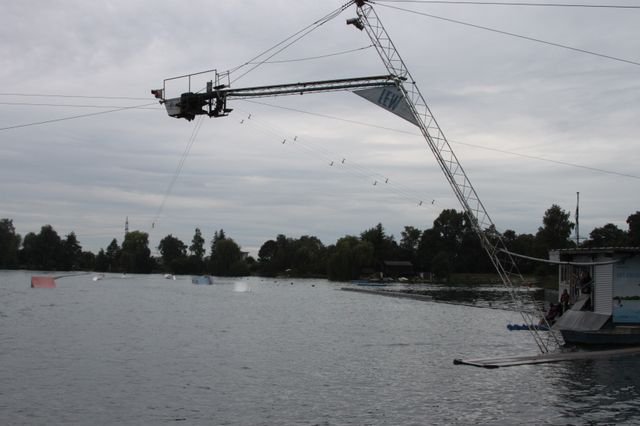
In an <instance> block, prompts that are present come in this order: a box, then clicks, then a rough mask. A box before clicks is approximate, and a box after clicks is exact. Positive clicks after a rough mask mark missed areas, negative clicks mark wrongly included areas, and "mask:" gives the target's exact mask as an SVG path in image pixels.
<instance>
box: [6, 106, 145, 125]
mask: <svg viewBox="0 0 640 426" xmlns="http://www.w3.org/2000/svg"><path fill="white" fill-rule="evenodd" d="M155 104H156V103H155V102H154V103H152V104H145V105H136V106H130V107H123V108H117V109H111V110H108V111H100V112H92V113H89V114H81V115H74V116H71V117H63V118H54V119H53V120H45V121H36V122H33V123H25V124H16V125H14V126H7V127H0V131H4V130H11V129H19V128H21V127H30V126H40V125H42V124H51V123H57V122H60V121H67V120H75V119H77V118H86V117H93V116H96V115H103V114H110V113H112V112H119V111H126V110H130V109H137V108H143V107H148V106H150V105H155Z"/></svg>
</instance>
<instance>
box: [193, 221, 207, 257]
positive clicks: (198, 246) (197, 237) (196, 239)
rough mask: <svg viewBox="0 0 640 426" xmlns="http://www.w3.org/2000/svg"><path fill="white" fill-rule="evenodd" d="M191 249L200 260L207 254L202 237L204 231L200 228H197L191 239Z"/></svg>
mask: <svg viewBox="0 0 640 426" xmlns="http://www.w3.org/2000/svg"><path fill="white" fill-rule="evenodd" d="M189 251H190V252H191V254H192V255H193V256H195V257H196V258H198V259H200V260H202V259H203V258H204V254H205V248H204V238H202V232H200V228H196V231H195V233H194V234H193V239H192V240H191V245H190V246H189Z"/></svg>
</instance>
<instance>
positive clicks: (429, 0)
mask: <svg viewBox="0 0 640 426" xmlns="http://www.w3.org/2000/svg"><path fill="white" fill-rule="evenodd" d="M376 3H423V4H455V5H480V6H527V7H575V8H599V9H640V6H627V5H617V4H613V5H607V4H573V3H527V2H491V1H452V0H449V1H447V0H377V1H376Z"/></svg>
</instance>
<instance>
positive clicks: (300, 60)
mask: <svg viewBox="0 0 640 426" xmlns="http://www.w3.org/2000/svg"><path fill="white" fill-rule="evenodd" d="M372 47H373V44H370V45H368V46H364V47H358V48H356V49H349V50H344V51H341V52H335V53H328V54H326V55H318V56H309V57H306V58H297V59H283V60H280V61H261V62H249V63H248V64H252V65H253V64H286V63H290V62H303V61H312V60H315V59H324V58H330V57H332V56H340V55H346V54H347V53H353V52H358V51H360V50H366V49H370V48H372Z"/></svg>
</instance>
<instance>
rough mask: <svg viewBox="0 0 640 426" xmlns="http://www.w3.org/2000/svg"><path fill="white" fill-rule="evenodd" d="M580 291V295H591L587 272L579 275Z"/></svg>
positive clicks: (589, 276) (589, 279) (589, 278)
mask: <svg viewBox="0 0 640 426" xmlns="http://www.w3.org/2000/svg"><path fill="white" fill-rule="evenodd" d="M580 291H581V292H582V294H590V293H591V275H589V273H588V272H581V273H580Z"/></svg>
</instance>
